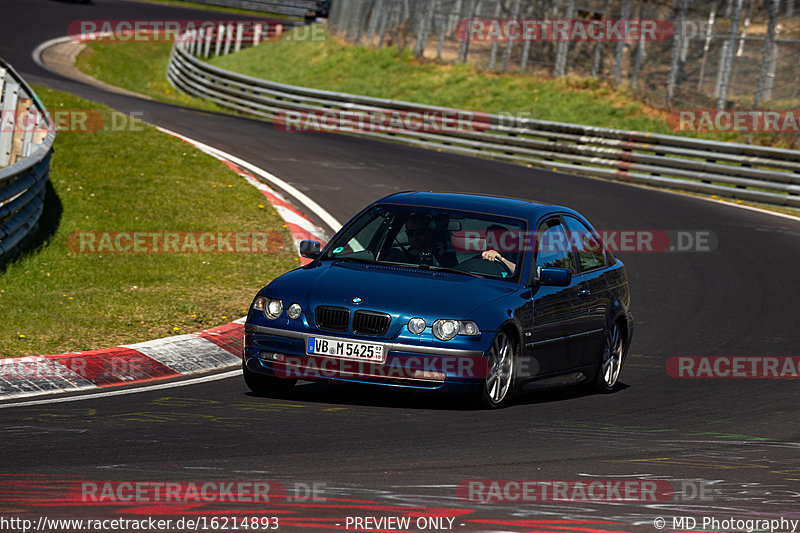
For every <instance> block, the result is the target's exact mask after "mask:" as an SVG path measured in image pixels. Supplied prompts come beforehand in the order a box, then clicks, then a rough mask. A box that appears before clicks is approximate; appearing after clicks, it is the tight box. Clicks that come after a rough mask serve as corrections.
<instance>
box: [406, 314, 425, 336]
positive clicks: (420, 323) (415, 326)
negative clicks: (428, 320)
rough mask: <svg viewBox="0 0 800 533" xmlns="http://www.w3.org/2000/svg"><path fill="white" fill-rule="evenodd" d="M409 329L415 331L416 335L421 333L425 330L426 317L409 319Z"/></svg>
mask: <svg viewBox="0 0 800 533" xmlns="http://www.w3.org/2000/svg"><path fill="white" fill-rule="evenodd" d="M408 331H410V332H411V333H413V334H414V335H419V334H420V333H422V332H423V331H425V319H424V318H412V319H411V320H409V321H408Z"/></svg>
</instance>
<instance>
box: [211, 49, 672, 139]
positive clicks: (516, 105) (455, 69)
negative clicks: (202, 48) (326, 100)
mask: <svg viewBox="0 0 800 533" xmlns="http://www.w3.org/2000/svg"><path fill="white" fill-rule="evenodd" d="M210 63H211V64H213V65H215V66H218V67H221V68H224V69H228V70H232V71H235V72H240V73H245V74H248V75H250V76H255V77H258V78H264V79H270V80H273V81H278V82H283V83H289V84H293V85H302V86H308V87H315V88H320V89H327V90H332V91H339V92H346V93H352V94H362V95H369V96H375V97H379V98H389V99H398V100H406V101H411V102H419V103H424V104H429V105H436V106H443V107H452V108H458V109H470V110H476V111H485V112H489V113H502V114H512V113H514V114H519V115H520V116H526V117H530V118H536V119H541V120H553V121H560V122H570V123H576V124H588V125H593V126H603V127H611V128H624V129H635V130H642V131H652V132H658V133H667V134H668V133H672V130H671V129H670V128H669V126H668V125H667V123H666V121H665V118H666V114H665V113H663V112H661V111H657V110H654V109H651V108H647V107H646V106H645V105H643V104H642V103H640V102H637V101H636V100H635V99H634V98H633V97H632V96H631V95H630V94H629V93H628V92H627V91H624V90H613V89H612V88H610V87H609V86H607V85H605V84H603V83H601V82H600V81H598V80H594V79H581V78H572V77H567V78H560V79H551V78H545V77H539V76H533V75H530V74H520V73H511V74H504V75H498V74H493V73H488V72H482V71H478V70H477V69H476V68H475V67H473V66H472V65H460V64H459V65H449V64H441V63H437V62H433V61H420V60H415V59H414V58H413V57H412V54H411V53H410V52H409V51H406V52H405V53H402V54H400V53H398V51H397V49H395V48H391V47H389V48H382V49H373V48H368V47H364V46H352V45H350V44H345V43H342V42H341V41H339V40H337V39H333V38H327V39H318V40H291V39H284V40H281V41H276V42H268V43H263V44H261V45H259V46H257V47H254V48H249V49H246V50H243V51H241V52H239V53H238V54H231V55H228V56H224V57H218V58H214V59H212V60H211V61H210Z"/></svg>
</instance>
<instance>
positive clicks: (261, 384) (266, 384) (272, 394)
mask: <svg viewBox="0 0 800 533" xmlns="http://www.w3.org/2000/svg"><path fill="white" fill-rule="evenodd" d="M242 376H243V377H244V382H245V384H247V387H248V388H249V389H250V390H251V391H253V393H254V394H257V395H258V396H266V397H269V398H282V397H284V396H286V395H287V394H288V393H289V391H290V390H292V387H294V384H295V383H297V380H296V379H280V378H276V377H274V376H265V375H264V374H257V373H255V372H253V371H251V370H248V368H247V366H246V365H245V364H244V362H242Z"/></svg>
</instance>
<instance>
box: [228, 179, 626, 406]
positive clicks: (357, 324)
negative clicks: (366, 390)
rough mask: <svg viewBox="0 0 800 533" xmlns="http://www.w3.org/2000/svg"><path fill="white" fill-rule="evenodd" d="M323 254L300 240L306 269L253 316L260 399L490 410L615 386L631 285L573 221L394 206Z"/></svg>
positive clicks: (414, 197)
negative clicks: (301, 396) (332, 394)
mask: <svg viewBox="0 0 800 533" xmlns="http://www.w3.org/2000/svg"><path fill="white" fill-rule="evenodd" d="M320 248H321V246H320V243H319V242H316V241H303V242H302V243H301V244H300V253H301V255H303V256H304V257H307V258H310V259H312V260H313V261H312V262H311V263H310V264H308V265H306V266H303V267H301V268H298V269H296V270H293V271H291V272H288V273H286V274H284V275H282V276H280V277H278V278H277V279H275V280H274V281H272V282H271V283H270V284H269V285H267V286H266V287H264V288H263V289H261V291H259V293H258V295H257V296H256V298H255V300H254V301H253V303H252V305H251V306H250V311H249V313H248V316H247V322H246V324H245V339H244V353H243V360H242V365H243V366H242V371H243V373H244V379H245V382H246V383H247V386H248V387H249V388H250V389H251V390H252V391H253V392H255V393H257V394H261V395H267V396H280V395H283V394H286V393H287V392H288V391H289V390H290V389H291V387H292V386H293V385H294V384H295V383H296V382H297V380H298V379H302V380H311V381H314V380H336V381H347V382H357V383H370V384H375V385H381V386H390V387H405V388H411V389H430V390H441V391H451V392H458V393H462V394H468V395H470V396H471V397H472V398H473V399H474V400H476V401H477V402H479V403H480V404H481V405H483V406H485V407H488V408H497V407H501V406H504V405H505V404H506V403H507V402H508V401H509V400H510V399H511V397H512V393H513V392H514V391H516V390H520V389H521V388H522V387H523V386H524V385H525V384H527V383H532V382H539V383H544V384H548V383H549V384H555V385H561V384H585V385H587V386H589V387H591V388H593V389H594V390H597V391H600V392H611V391H612V390H614V388H615V386H616V384H617V381H618V379H619V375H620V370H621V368H622V364H623V362H624V360H625V356H626V354H627V351H628V346H629V344H630V339H631V334H632V329H633V318H632V316H631V312H630V292H629V286H628V276H627V274H626V272H625V267H624V265H623V264H622V262H621V261H620V260H619V259H617V258H615V257H614V256H613V255H612V254H611V252H610V251H609V250H607V249H605V247H604V246H603V243H602V241H601V238H600V236H599V235H598V233H597V232H596V231H595V230H594V229H593V228H592V226H591V225H590V224H589V222H588V221H587V220H586V219H585V218H583V217H582V216H581V215H580V214H578V213H576V212H575V211H573V210H571V209H568V208H566V207H559V206H556V205H549V204H543V203H538V202H532V201H528V200H522V199H511V198H498V197H492V196H480V195H472V194H445V193H429V192H403V193H397V194H393V195H390V196H387V197H385V198H383V199H381V200H378V201H377V202H375V203H373V204H372V205H370V206H368V207H367V208H365V209H364V210H363V211H361V212H360V213H359V214H358V215H356V216H355V217H354V218H353V219H352V220H351V221H350V222H348V223H347V224H346V225H345V226H344V227H343V228H342V229H341V230H340V231H339V232H338V233H337V234H336V235H335V236H334V237H333V239H331V241H330V242H329V243H328V244H327V245H326V246H325V247H324V249H320Z"/></svg>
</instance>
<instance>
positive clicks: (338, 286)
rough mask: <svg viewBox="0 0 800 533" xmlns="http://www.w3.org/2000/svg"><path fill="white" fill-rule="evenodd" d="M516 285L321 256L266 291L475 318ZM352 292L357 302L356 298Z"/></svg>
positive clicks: (312, 301)
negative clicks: (321, 260) (319, 259)
mask: <svg viewBox="0 0 800 533" xmlns="http://www.w3.org/2000/svg"><path fill="white" fill-rule="evenodd" d="M515 289H516V284H514V283H511V282H507V281H500V280H493V279H486V278H477V277H472V276H465V275H462V274H450V273H447V272H438V271H435V270H421V269H416V268H406V267H399V266H390V265H371V264H359V263H343V262H335V261H325V262H322V263H321V264H320V265H319V266H315V267H311V268H302V269H297V270H294V271H292V272H289V273H287V274H284V275H283V276H281V277H279V278H277V279H276V280H274V281H273V282H272V283H270V284H269V286H268V287H267V290H266V293H265V294H266V295H268V296H271V297H274V298H281V299H284V300H285V301H284V304H285V305H288V304H289V303H291V302H290V301H288V300H291V299H292V298H297V300H298V301H300V300H301V299H302V300H305V302H302V301H301V302H300V303H301V304H303V303H305V304H306V305H308V306H310V307H311V308H316V306H318V305H334V306H341V307H347V308H350V309H367V310H371V311H381V312H385V313H389V314H391V315H394V316H395V317H412V316H420V317H423V318H454V319H462V318H463V319H473V317H471V316H470V313H472V312H473V311H475V310H477V309H478V308H479V307H482V306H484V305H486V304H487V303H489V302H491V301H493V300H496V299H498V298H501V297H503V296H506V295H508V294H510V293H512V292H514V290H515ZM354 298H360V299H361V302H360V303H359V304H355V303H354V302H353V299H354Z"/></svg>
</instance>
